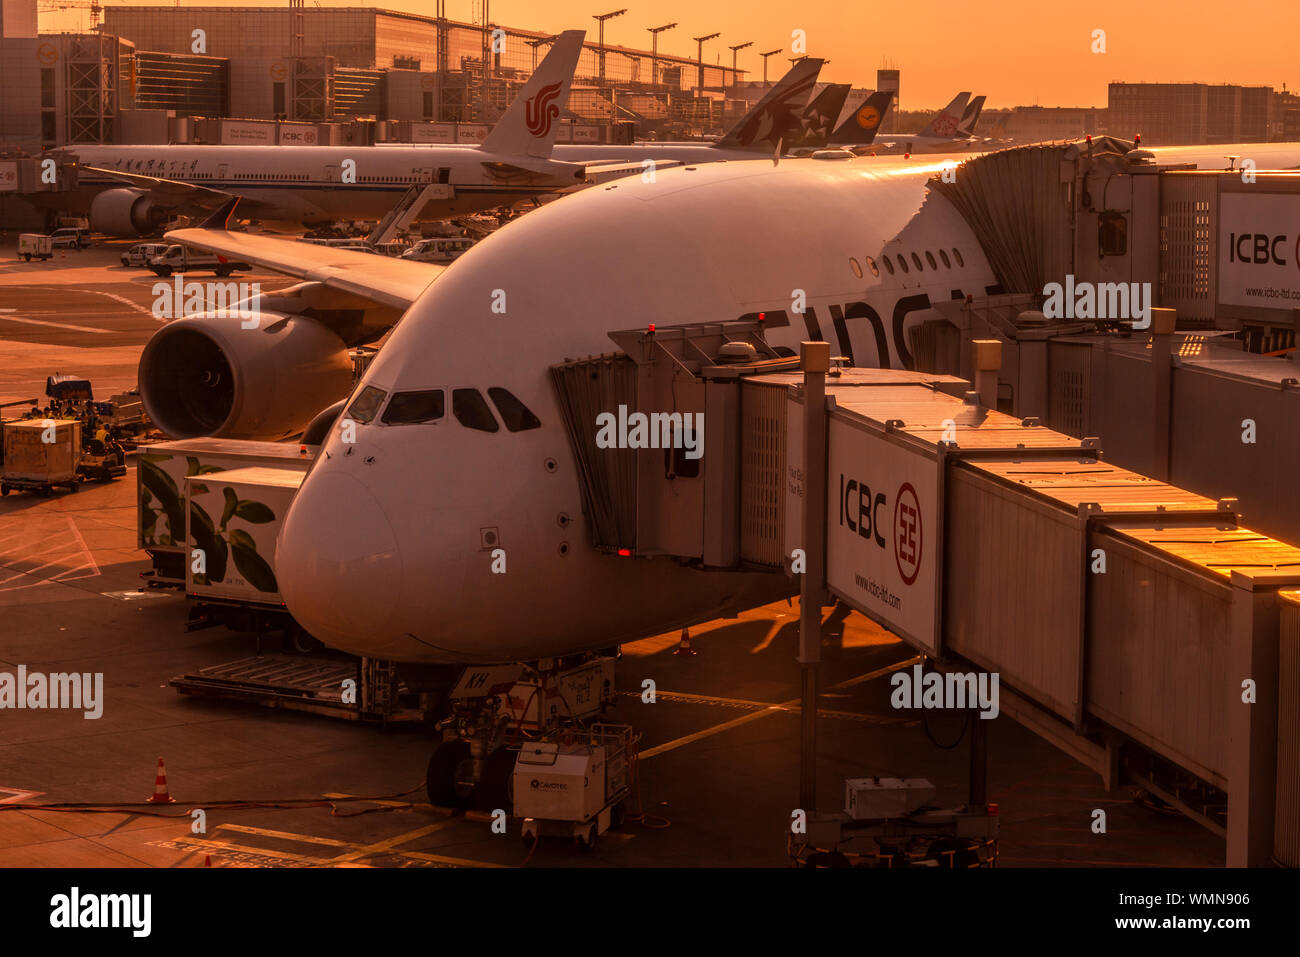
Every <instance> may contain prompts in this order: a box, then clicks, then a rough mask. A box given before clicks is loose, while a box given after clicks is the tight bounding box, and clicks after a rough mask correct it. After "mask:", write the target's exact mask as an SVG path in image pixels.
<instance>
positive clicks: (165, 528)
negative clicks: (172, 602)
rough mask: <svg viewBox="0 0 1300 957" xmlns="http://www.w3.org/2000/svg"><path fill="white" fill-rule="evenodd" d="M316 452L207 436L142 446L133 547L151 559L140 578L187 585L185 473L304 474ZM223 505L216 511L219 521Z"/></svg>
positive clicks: (292, 445) (155, 583) (288, 445)
mask: <svg viewBox="0 0 1300 957" xmlns="http://www.w3.org/2000/svg"><path fill="white" fill-rule="evenodd" d="M315 451H316V450H315V448H314V447H313V446H303V445H297V444H295V443H284V442H231V441H225V440H222V439H211V438H202V439H188V440H184V441H177V442H159V443H156V444H154V445H147V446H141V447H140V459H139V467H138V469H137V471H136V519H137V520H136V531H137V534H136V547H137V548H142V549H144V550H145V551H146V552H148V553H149V557H150V559H151V560H152V563H153V567H152V568H151V569H150V571H148V572H146V573H144V574H143V576H142V577H143V578H144V579H145V580H146V581H147V582H148V583H149V584H150V585H151V586H171V587H184V586H185V584H186V568H187V565H188V563H187V562H186V560H185V559H186V548H185V535H186V522H187V521H188V516H189V511H190V509H189V502H188V501H187V500H186V498H185V490H186V480H187V479H188V478H191V477H193V476H206V475H211V474H213V473H219V472H226V471H229V470H231V469H237V468H248V467H262V468H276V469H288V470H291V471H294V472H298V473H302V472H306V471H307V467H308V466H309V465H310V464H311V460H312V457H313V456H314V454H315ZM223 497H224V496H223ZM222 509H224V504H223V506H222ZM222 509H218V510H217V515H218V524H220V515H221V510H222ZM277 527H278V525H277ZM281 610H282V606H281Z"/></svg>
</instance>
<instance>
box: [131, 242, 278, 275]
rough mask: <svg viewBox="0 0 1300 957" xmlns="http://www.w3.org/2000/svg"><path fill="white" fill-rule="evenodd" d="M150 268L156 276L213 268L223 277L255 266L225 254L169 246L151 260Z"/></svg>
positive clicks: (215, 272)
mask: <svg viewBox="0 0 1300 957" xmlns="http://www.w3.org/2000/svg"><path fill="white" fill-rule="evenodd" d="M149 268H150V269H151V270H152V271H153V273H154V275H156V276H170V275H171V274H172V273H174V272H177V273H186V272H194V271H195V270H199V269H202V270H205V271H206V270H209V269H210V270H212V272H213V273H214V274H215V275H217V276H221V277H223V278H224V277H225V276H229V275H230V274H231V273H233V272H234V271H235V270H245V271H247V270H249V269H252V268H253V267H252V266H250V265H249V264H248V263H245V262H237V261H233V260H230V259H227V258H226V257H225V256H210V255H207V254H204V253H198V252H194V251H193V250H190V249H186V248H185V247H184V246H179V245H175V244H173V245H171V246H168V247H167V248H166V249H165V250H164V251H163V252H162V253H161V254H159V255H157V256H154V257H153V258H152V259H150V260H149Z"/></svg>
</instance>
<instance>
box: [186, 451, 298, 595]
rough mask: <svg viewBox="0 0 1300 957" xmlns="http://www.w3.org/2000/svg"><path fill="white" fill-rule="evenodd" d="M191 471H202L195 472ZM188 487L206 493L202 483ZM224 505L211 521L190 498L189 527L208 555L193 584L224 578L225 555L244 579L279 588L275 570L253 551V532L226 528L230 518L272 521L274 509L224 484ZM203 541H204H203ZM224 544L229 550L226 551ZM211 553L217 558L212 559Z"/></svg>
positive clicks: (268, 589) (270, 589) (262, 587)
mask: <svg viewBox="0 0 1300 957" xmlns="http://www.w3.org/2000/svg"><path fill="white" fill-rule="evenodd" d="M195 474H204V473H202V472H198V473H195ZM190 488H191V490H192V491H194V492H196V494H197V493H200V492H201V493H206V492H207V491H208V489H207V487H206V486H204V485H191V486H190ZM221 495H222V498H223V499H224V505H223V507H222V510H221V521H220V523H219V524H217V525H215V526H214V524H213V522H212V518H211V516H209V515H208V513H207V512H206V511H204V509H203V507H202V506H201V505H198V504H197V503H195V502H193V501H191V502H190V508H191V510H192V512H191V519H190V521H191V527H192V530H193V533H194V544H195V547H196V548H202V549H203V550H204V551H205V552H206V553H207V555H208V573H207V575H206V576H201V575H196V576H194V579H195V583H196V584H203V585H208V584H217V583H219V582H222V581H224V580H225V577H226V570H227V564H226V562H227V558H228V557H229V558H231V559H234V562H235V568H237V569H238V570H239V573H240V574H241V575H242V576H243V577H244V580H245V581H246V582H248V583H249V584H250V585H252V586H253V587H254V588H256V589H257V590H258V591H264V592H269V593H272V594H274V593H275V592H277V591H279V590H280V586H279V583H278V582H276V580H275V572H274V571H272V570H271V566H270V565H269V564H268V563H267V561H266V559H264V558H263V557H262V556H261V555H259V554H258V552H257V542H256V541H255V540H254V539H253V536H252V535H250V534H248V532H246V531H244V530H243V529H241V528H230V527H229V525H230V522H231V521H232V520H233V519H240V520H242V521H245V522H248V523H249V524H250V525H265V524H267V523H269V522H274V521H275V512H273V511H272V510H271V509H270V507H268V506H267V505H265V504H263V503H262V502H254V501H253V500H251V499H246V498H240V497H239V495H238V494H237V493H236V492H235V490H234V489H232V488H230V487H229V486H226V487H224V488H222V489H221ZM205 542H206V544H205ZM227 547H228V548H229V552H228V553H227ZM214 557H215V558H216V559H217V560H216V561H214V560H213V559H214Z"/></svg>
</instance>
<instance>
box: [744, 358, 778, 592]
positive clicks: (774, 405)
mask: <svg viewBox="0 0 1300 957" xmlns="http://www.w3.org/2000/svg"><path fill="white" fill-rule="evenodd" d="M785 413H786V389H785V388H782V387H779V386H772V385H761V384H758V383H751V382H745V383H743V384H742V385H741V398H740V426H741V427H740V455H741V477H740V559H741V561H744V562H752V563H754V564H758V565H770V566H772V567H779V566H781V565H782V564H783V562H784V556H783V553H782V548H781V545H782V538H783V536H784V533H785V467H786V446H785V434H786V426H785Z"/></svg>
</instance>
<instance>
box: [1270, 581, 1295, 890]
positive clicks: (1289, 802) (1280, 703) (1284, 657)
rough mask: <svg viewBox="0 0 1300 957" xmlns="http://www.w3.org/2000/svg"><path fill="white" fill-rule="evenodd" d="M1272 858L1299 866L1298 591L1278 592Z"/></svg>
mask: <svg viewBox="0 0 1300 957" xmlns="http://www.w3.org/2000/svg"><path fill="white" fill-rule="evenodd" d="M1280 596H1281V597H1282V609H1281V614H1280V615H1279V635H1278V638H1279V644H1278V669H1277V670H1278V695H1277V807H1276V810H1275V812H1274V818H1273V856H1274V857H1276V858H1277V860H1278V863H1280V864H1282V865H1283V866H1284V867H1300V591H1285V592H1281V593H1280Z"/></svg>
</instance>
